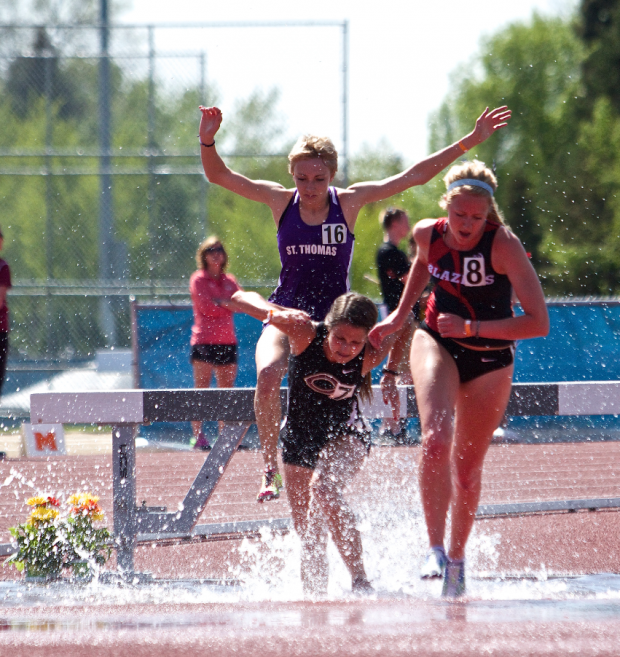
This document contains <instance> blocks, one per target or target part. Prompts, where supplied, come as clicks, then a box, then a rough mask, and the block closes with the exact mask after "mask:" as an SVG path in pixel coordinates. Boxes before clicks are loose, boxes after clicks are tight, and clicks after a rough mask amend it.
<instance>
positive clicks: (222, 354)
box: [189, 344, 237, 365]
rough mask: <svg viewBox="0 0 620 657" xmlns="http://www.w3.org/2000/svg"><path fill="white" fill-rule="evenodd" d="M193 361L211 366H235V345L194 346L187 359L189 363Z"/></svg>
mask: <svg viewBox="0 0 620 657" xmlns="http://www.w3.org/2000/svg"><path fill="white" fill-rule="evenodd" d="M195 360H199V361H202V362H203V363H211V365H236V364H237V345H236V344H195V345H192V351H191V354H190V357H189V361H190V363H193V362H194V361H195Z"/></svg>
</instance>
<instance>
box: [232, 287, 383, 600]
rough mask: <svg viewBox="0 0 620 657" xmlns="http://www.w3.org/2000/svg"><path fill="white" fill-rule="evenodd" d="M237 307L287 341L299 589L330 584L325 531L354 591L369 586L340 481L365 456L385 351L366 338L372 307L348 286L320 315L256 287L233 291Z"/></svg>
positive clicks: (287, 468) (290, 491)
mask: <svg viewBox="0 0 620 657" xmlns="http://www.w3.org/2000/svg"><path fill="white" fill-rule="evenodd" d="M233 303H234V304H235V309H236V310H239V311H241V312H246V313H248V314H249V315H252V316H253V317H256V318H257V319H261V320H263V321H265V320H267V321H268V322H269V323H270V324H273V325H274V326H276V328H278V329H279V330H280V331H282V332H283V333H285V334H286V335H287V336H288V338H289V341H290V345H291V357H290V361H289V370H288V385H289V402H288V413H287V418H286V424H285V426H284V428H283V432H282V442H283V451H282V460H283V461H284V478H285V481H286V492H287V495H288V499H289V503H290V505H291V512H292V516H293V524H294V526H295V530H296V531H297V534H298V535H299V537H300V539H301V544H302V559H301V577H302V583H303V586H304V592H306V593H309V594H312V595H323V594H325V593H326V592H327V576H328V562H327V535H328V531H329V533H331V536H332V539H333V541H334V543H335V545H336V547H337V549H338V551H339V553H340V556H341V557H342V560H343V561H344V563H345V565H346V566H347V568H348V569H349V572H350V573H351V580H352V589H353V591H362V592H363V591H372V587H371V585H370V583H369V581H368V578H367V577H366V571H365V570H364V563H363V559H362V541H361V537H360V533H359V531H358V529H357V527H356V523H355V517H354V515H353V512H352V511H351V509H350V508H349V505H348V503H347V501H346V499H345V497H344V495H343V491H344V488H345V487H346V486H347V484H348V483H349V482H350V481H351V480H352V479H353V477H354V476H355V474H356V473H357V472H358V471H359V470H360V468H361V467H362V465H363V463H364V458H365V456H366V454H367V453H368V450H369V448H370V442H369V437H370V436H369V431H368V429H367V425H366V423H365V421H364V419H363V418H362V416H361V415H360V413H359V399H360V397H362V398H364V397H369V396H370V392H371V390H370V372H371V370H372V368H373V367H376V366H377V365H378V364H379V363H380V362H381V361H382V360H383V359H384V358H385V355H386V354H387V351H388V350H389V348H390V346H391V342H392V340H386V341H385V344H384V345H383V346H382V348H381V349H375V348H374V347H372V346H371V345H370V344H368V343H367V338H368V332H369V331H370V329H371V328H372V327H373V326H374V324H375V322H376V321H377V308H376V306H375V304H374V303H373V302H372V301H371V300H370V299H368V298H367V297H364V296H362V295H361V294H357V293H355V292H348V293H346V294H343V295H342V296H340V297H338V298H337V299H336V300H335V301H334V303H333V304H332V306H331V308H330V310H329V312H328V313H327V316H326V317H325V321H324V322H313V321H311V320H310V318H309V316H308V315H306V313H304V312H302V311H300V310H293V309H289V308H283V307H281V306H276V305H275V304H271V303H269V302H267V301H265V300H264V299H263V298H262V297H260V296H259V295H258V294H256V293H253V292H239V293H236V294H235V295H234V296H233Z"/></svg>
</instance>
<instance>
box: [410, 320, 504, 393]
mask: <svg viewBox="0 0 620 657" xmlns="http://www.w3.org/2000/svg"><path fill="white" fill-rule="evenodd" d="M420 329H421V330H422V331H426V332H427V333H428V334H429V335H430V336H431V337H432V338H433V339H434V340H435V342H437V343H439V344H440V345H441V346H442V347H443V348H444V349H445V350H446V351H447V352H448V353H449V354H450V356H452V358H453V359H454V362H455V364H456V369H457V370H458V373H459V379H460V381H461V383H467V382H468V381H473V380H474V379H477V378H478V377H479V376H482V375H483V374H488V373H489V372H494V371H495V370H501V369H503V368H504V367H509V366H510V365H512V363H513V362H514V345H513V346H510V347H505V348H503V349H487V350H485V351H477V350H475V349H467V347H463V346H461V345H460V344H458V343H457V342H455V341H454V340H453V339H452V338H442V337H441V335H440V334H439V333H437V331H433V329H432V328H430V327H429V326H428V325H427V324H426V322H423V323H422V324H421V325H420Z"/></svg>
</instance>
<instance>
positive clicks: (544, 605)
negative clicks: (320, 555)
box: [0, 443, 620, 657]
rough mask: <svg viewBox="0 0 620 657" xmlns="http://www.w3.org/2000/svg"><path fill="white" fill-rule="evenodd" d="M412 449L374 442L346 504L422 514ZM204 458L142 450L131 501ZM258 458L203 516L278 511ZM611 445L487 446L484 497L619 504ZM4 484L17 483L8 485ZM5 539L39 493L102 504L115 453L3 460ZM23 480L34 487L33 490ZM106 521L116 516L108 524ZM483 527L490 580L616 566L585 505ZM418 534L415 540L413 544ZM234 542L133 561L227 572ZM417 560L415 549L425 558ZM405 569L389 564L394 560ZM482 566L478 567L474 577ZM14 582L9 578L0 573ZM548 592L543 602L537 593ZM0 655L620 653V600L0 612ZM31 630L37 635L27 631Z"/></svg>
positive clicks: (238, 461) (614, 537)
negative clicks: (79, 493)
mask: <svg viewBox="0 0 620 657" xmlns="http://www.w3.org/2000/svg"><path fill="white" fill-rule="evenodd" d="M418 450H419V448H416V447H402V448H377V449H374V450H373V452H372V454H371V457H370V459H369V462H368V464H367V467H366V469H365V470H364V471H363V472H362V473H361V474H360V476H359V477H358V478H357V480H356V481H355V482H354V485H353V487H352V490H351V492H350V496H351V498H352V501H353V502H354V503H356V501H357V502H360V501H363V502H364V503H368V502H369V500H370V502H372V501H373V500H376V501H377V502H378V503H379V502H380V503H382V504H385V503H386V500H387V501H391V502H393V503H394V504H395V505H396V506H400V507H402V508H403V509H405V510H407V509H411V510H416V509H417V510H418V512H419V500H418V497H417V485H416V476H417V465H416V462H417V456H418V453H419V452H418ZM203 458H204V456H203V455H200V454H194V453H167V454H161V453H148V452H139V453H138V458H137V462H138V500H139V501H141V500H142V499H146V500H147V503H148V504H149V505H166V506H168V508H170V509H172V508H175V506H176V505H177V504H178V503H179V501H180V500H181V499H182V497H183V496H184V494H185V492H186V490H187V488H188V487H189V484H190V482H191V480H192V479H193V476H194V475H195V473H196V472H197V471H198V469H199V467H200V465H201V463H202V460H203ZM260 463H261V459H260V456H259V455H258V454H256V453H253V452H239V453H237V454H236V455H235V458H234V459H233V462H232V464H231V466H230V468H229V470H228V471H227V472H226V475H225V477H224V478H223V481H222V482H221V483H220V485H219V486H218V489H217V490H216V492H215V494H214V496H213V499H212V501H211V502H210V504H209V506H208V507H207V509H206V510H205V512H204V513H203V516H202V517H201V519H200V522H202V523H204V522H219V521H227V520H232V519H255V518H267V517H284V516H288V515H289V510H288V505H287V503H286V500H285V499H281V500H278V501H274V502H271V503H269V504H264V505H258V504H257V503H256V502H255V501H254V496H255V494H256V491H257V489H258V484H259V479H260ZM619 473H620V443H580V444H558V445H498V446H492V447H491V449H490V452H489V456H488V458H487V462H486V467H485V478H484V490H483V499H482V502H483V503H500V502H516V501H535V500H554V499H577V498H591V497H618V496H620V490H619V485H618V481H619V478H618V474H619ZM11 477H12V479H11ZM0 481H4V482H5V483H4V485H3V487H2V495H1V496H0V541H1V542H7V541H8V540H9V537H8V532H7V528H8V527H9V526H11V525H13V524H16V523H17V522H21V521H23V520H24V519H25V517H26V516H27V509H26V507H25V506H24V505H23V501H24V500H25V499H26V498H27V497H28V496H30V495H31V494H33V493H34V492H38V491H39V490H41V491H46V492H47V491H49V492H53V493H65V494H70V493H72V492H74V491H75V490H78V489H79V490H90V491H92V492H93V493H95V494H98V495H100V497H101V504H102V506H103V508H104V509H105V510H106V511H107V512H108V514H109V513H110V511H111V464H110V462H109V457H100V456H89V457H64V458H57V459H55V460H50V461H48V462H46V461H32V460H26V459H19V460H12V461H5V462H3V463H0ZM29 483H30V484H32V486H30V485H29ZM109 520H110V521H111V518H109ZM476 532H477V533H478V534H480V535H496V536H499V537H500V538H499V542H498V544H497V545H496V551H497V554H496V560H495V562H494V563H493V564H492V567H490V568H489V569H490V570H493V571H494V572H498V573H509V574H523V573H527V572H535V573H540V572H541V568H542V567H544V570H545V571H546V572H547V573H550V574H553V573H555V574H570V575H579V574H590V573H604V572H605V573H620V541H619V537H620V513H619V512H616V511H605V512H583V513H571V514H557V515H546V516H528V517H523V518H502V519H493V520H480V521H478V522H477V523H476ZM422 543H423V541H422ZM238 545H239V542H238V541H229V542H218V543H200V544H192V545H177V546H168V547H158V548H155V549H154V548H152V547H150V546H148V547H145V548H141V549H139V550H138V553H137V564H136V565H137V568H138V569H146V570H149V571H151V572H153V573H154V574H155V575H156V576H158V577H194V578H195V577H226V576H227V575H228V574H229V572H230V571H229V568H231V567H234V566H235V565H236V564H238V561H239V557H238V554H237V552H236V548H237V547H238ZM419 556H420V555H412V559H418V558H419ZM399 566H400V564H395V567H399ZM482 570H484V569H483V568H482V569H481V573H480V574H483V573H482ZM0 572H1V573H2V574H1V577H2V578H3V579H5V580H6V579H14V578H15V575H14V571H12V570H9V569H4V570H2V571H0ZM543 598H544V596H543ZM0 609H1V610H2V613H1V617H2V619H3V620H0V630H5V631H1V632H0V655H4V654H7V655H8V654H10V655H22V654H23V655H46V656H47V655H49V656H50V657H52V656H56V655H62V656H63V657H72V656H73V655H82V654H88V655H89V657H97V656H99V655H124V654H129V653H131V654H132V656H138V655H153V656H154V657H156V656H159V655H167V656H176V655H181V654H183V655H184V656H186V655H190V654H197V653H198V651H200V650H209V651H214V650H215V651H217V654H218V655H222V656H225V655H243V654H246V653H256V652H260V653H268V654H269V655H273V656H274V657H275V656H277V655H333V654H338V655H345V654H346V655H381V656H382V657H390V656H392V655H463V656H469V655H481V654H493V655H506V656H510V655H519V656H521V655H566V654H579V655H619V654H620V648H619V646H620V594H619V595H618V596H617V598H616V599H615V600H614V599H613V596H612V597H611V598H610V597H609V596H607V597H605V596H604V597H603V599H598V600H597V599H596V598H595V597H592V596H590V597H584V596H579V595H578V594H576V595H575V596H569V597H568V598H567V599H563V600H559V599H542V600H538V601H532V600H529V601H521V600H508V601H504V602H502V601H501V600H497V599H495V600H483V599H469V600H467V601H466V602H463V603H445V602H443V601H441V600H439V599H436V598H435V597H434V594H433V595H431V596H430V597H429V596H426V597H423V599H416V598H410V597H407V596H406V595H405V594H394V595H386V596H383V597H381V596H380V597H378V598H377V599H366V600H352V599H348V600H343V601H332V602H315V603H306V602H289V603H265V602H237V603H235V604H229V603H222V604H195V605H192V604H168V603H166V604H160V605H152V604H145V605H136V606H131V605H127V604H125V605H122V606H120V607H119V606H105V605H97V604H93V603H92V601H90V602H89V603H88V604H83V605H77V607H72V608H69V609H67V608H65V607H55V606H50V605H47V606H44V607H42V608H41V607H35V608H33V607H31V606H27V605H23V606H20V605H16V604H14V603H12V604H11V605H6V604H5V605H1V603H0ZM28 630H30V631H28Z"/></svg>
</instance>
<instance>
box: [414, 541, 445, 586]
mask: <svg viewBox="0 0 620 657" xmlns="http://www.w3.org/2000/svg"><path fill="white" fill-rule="evenodd" d="M446 563H448V558H447V557H446V552H445V550H444V549H443V548H442V547H434V548H431V549H430V550H429V553H428V554H427V555H426V561H425V562H424V565H423V566H422V570H421V571H420V577H421V578H422V579H432V578H433V577H443V574H444V571H445V569H446Z"/></svg>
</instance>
